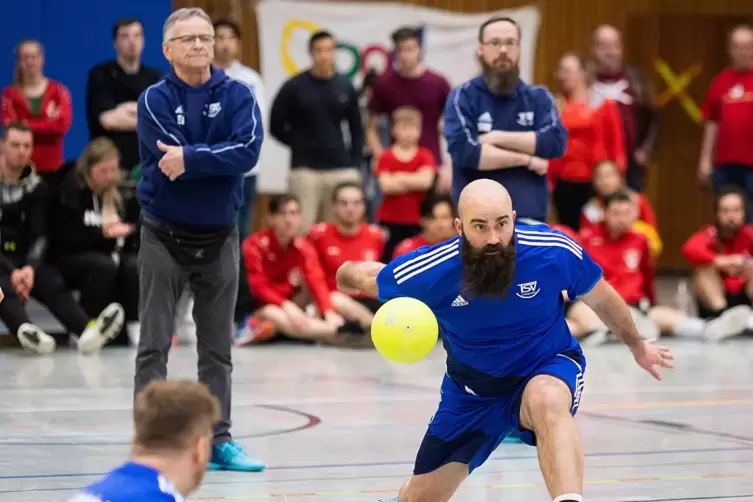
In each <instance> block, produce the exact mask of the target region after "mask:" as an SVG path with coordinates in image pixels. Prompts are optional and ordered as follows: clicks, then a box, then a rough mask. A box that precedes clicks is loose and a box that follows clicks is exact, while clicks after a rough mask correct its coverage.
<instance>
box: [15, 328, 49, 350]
mask: <svg viewBox="0 0 753 502" xmlns="http://www.w3.org/2000/svg"><path fill="white" fill-rule="evenodd" d="M16 336H18V341H19V342H21V346H23V348H25V349H26V350H29V351H31V352H34V353H35V354H40V355H43V354H52V353H53V352H54V351H55V346H56V345H57V344H56V343H55V339H54V338H52V337H51V336H50V335H48V334H47V333H45V332H44V331H42V328H40V327H39V326H37V325H36V324H31V323H28V322H25V323H23V324H22V325H21V326H19V327H18V332H17V333H16Z"/></svg>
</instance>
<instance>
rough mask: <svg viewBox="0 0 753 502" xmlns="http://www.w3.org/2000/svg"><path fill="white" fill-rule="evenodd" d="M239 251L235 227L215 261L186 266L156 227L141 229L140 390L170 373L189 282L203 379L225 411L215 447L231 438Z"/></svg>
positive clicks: (200, 370)
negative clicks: (177, 322) (178, 307)
mask: <svg viewBox="0 0 753 502" xmlns="http://www.w3.org/2000/svg"><path fill="white" fill-rule="evenodd" d="M239 254H240V250H239V244H238V230H237V229H235V230H233V232H232V233H231V234H230V235H229V236H228V238H227V240H226V241H225V243H224V244H223V246H222V249H221V251H220V253H219V255H218V257H217V259H216V260H215V261H214V263H210V264H207V265H192V266H182V265H180V264H178V263H177V262H176V261H175V260H174V259H173V257H172V256H171V255H170V253H169V252H168V250H167V248H166V247H165V246H164V244H162V242H161V241H160V240H159V239H158V238H157V237H156V236H155V235H154V233H153V232H152V231H151V230H149V229H148V228H146V227H145V226H142V227H141V247H140V249H139V261H138V263H139V320H140V322H141V337H140V339H139V349H138V355H137V356H136V377H135V382H134V387H135V389H134V390H135V392H139V391H140V390H141V389H143V388H144V387H145V386H146V385H147V384H148V383H149V382H151V381H152V380H164V379H165V378H166V377H167V355H168V353H169V352H170V347H171V345H172V337H173V331H174V329H175V310H176V305H177V303H178V300H179V299H180V296H181V294H182V293H183V288H184V287H185V285H186V282H188V284H189V286H190V288H191V292H192V293H193V296H194V307H193V316H194V320H195V321H196V344H197V348H196V350H197V352H198V355H199V381H200V382H202V383H204V384H206V385H207V386H208V387H209V390H210V391H211V392H212V394H214V395H215V396H217V399H219V401H220V407H221V412H222V417H221V420H220V422H219V423H218V424H217V426H216V427H215V433H214V434H215V435H214V444H215V445H220V444H222V443H225V442H227V441H230V439H231V437H230V402H231V391H232V389H231V373H232V371H233V363H232V360H231V350H232V339H233V330H234V325H233V312H234V310H235V301H236V298H237V295H238V259H239Z"/></svg>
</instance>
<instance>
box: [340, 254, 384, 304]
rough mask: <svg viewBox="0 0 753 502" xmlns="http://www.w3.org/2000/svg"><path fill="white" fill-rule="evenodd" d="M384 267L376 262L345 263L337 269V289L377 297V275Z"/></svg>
mask: <svg viewBox="0 0 753 502" xmlns="http://www.w3.org/2000/svg"><path fill="white" fill-rule="evenodd" d="M384 266H385V265H384V263H379V262H377V261H346V262H345V263H343V264H342V265H341V266H340V268H338V269H337V276H336V277H337V288H338V289H340V290H342V291H343V292H346V293H351V292H357V293H364V294H367V295H369V296H376V297H378V296H379V287H378V286H377V275H379V272H380V271H381V270H382V269H383V268H384Z"/></svg>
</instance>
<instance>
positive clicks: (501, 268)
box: [460, 234, 516, 298]
mask: <svg viewBox="0 0 753 502" xmlns="http://www.w3.org/2000/svg"><path fill="white" fill-rule="evenodd" d="M461 238H462V239H463V242H462V245H461V246H460V259H461V261H462V262H463V293H465V294H467V295H468V296H470V297H480V296H486V297H491V298H504V297H506V296H507V293H508V291H509V289H510V285H511V284H512V280H513V277H514V276H515V256H516V249H515V241H514V240H513V241H510V244H508V245H504V244H497V245H494V246H492V245H487V246H484V247H483V248H481V249H476V248H474V247H473V246H472V245H471V243H470V242H468V239H466V238H465V235H464V234H462V235H461Z"/></svg>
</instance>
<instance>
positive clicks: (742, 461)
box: [0, 458, 753, 502]
mask: <svg viewBox="0 0 753 502" xmlns="http://www.w3.org/2000/svg"><path fill="white" fill-rule="evenodd" d="M724 464H753V458H751V459H739V458H736V459H734V460H721V461H719V460H717V461H705V462H662V463H658V464H647V463H645V462H641V463H640V464H623V465H602V466H600V465H594V466H588V470H589V471H591V472H593V471H595V470H598V469H615V468H620V469H632V468H635V467H644V468H649V467H667V466H672V467H677V466H710V465H724ZM481 472H483V475H484V476H489V475H491V474H501V475H510V474H525V473H531V472H534V473H540V472H541V469H540V468H539V466H538V465H537V466H536V467H531V468H524V469H496V470H495V469H484V470H483V471H479V473H481ZM212 479H213V477H210V478H208V479H205V480H204V482H203V483H202V486H203V487H209V486H229V485H239V484H244V485H247V486H249V485H264V484H272V483H275V484H280V483H285V484H295V483H313V482H330V481H354V480H377V479H381V480H386V479H405V474H390V475H386V474H385V475H380V476H350V477H345V476H340V477H337V478H284V479H261V480H259V479H257V480H254V481H248V480H243V481H238V480H236V481H231V480H230V479H227V478H224V479H222V481H220V480H219V478H216V479H214V480H212ZM236 479H238V478H236ZM85 487H86V486H62V487H61V486H58V487H52V488H34V487H32V488H26V489H20V490H0V494H10V493H36V492H77V491H79V490H82V489H84V488H85ZM636 502H650V501H647V500H644V501H636Z"/></svg>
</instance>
